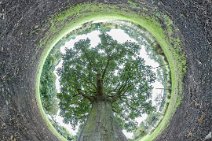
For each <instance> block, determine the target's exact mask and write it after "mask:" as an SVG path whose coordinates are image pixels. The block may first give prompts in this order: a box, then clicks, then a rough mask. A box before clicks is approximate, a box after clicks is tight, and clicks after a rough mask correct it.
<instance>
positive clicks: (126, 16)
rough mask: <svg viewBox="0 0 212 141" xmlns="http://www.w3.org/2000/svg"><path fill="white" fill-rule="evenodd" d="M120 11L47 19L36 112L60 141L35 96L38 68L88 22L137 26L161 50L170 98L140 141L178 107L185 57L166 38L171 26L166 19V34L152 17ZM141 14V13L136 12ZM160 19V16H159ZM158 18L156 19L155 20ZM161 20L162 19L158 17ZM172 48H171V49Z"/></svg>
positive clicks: (106, 8)
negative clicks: (168, 72)
mask: <svg viewBox="0 0 212 141" xmlns="http://www.w3.org/2000/svg"><path fill="white" fill-rule="evenodd" d="M121 6H122V8H121V9H120V7H117V6H114V5H108V4H99V3H98V4H95V3H94V4H91V3H87V4H79V5H77V6H75V7H71V8H69V9H67V10H65V11H63V12H62V13H58V14H56V15H54V16H53V17H52V18H51V19H49V23H50V24H51V28H50V29H49V31H48V32H47V34H46V35H45V38H43V40H41V42H40V46H41V47H44V51H43V53H42V55H41V58H40V62H39V66H38V68H37V74H36V76H37V77H36V98H37V103H38V107H39V109H40V113H41V115H42V117H43V119H44V121H45V122H46V124H47V126H48V128H49V130H50V131H51V132H52V133H53V134H54V135H55V136H56V137H57V138H58V139H59V140H61V141H64V140H66V139H65V138H63V137H62V136H61V135H60V134H59V133H58V132H57V131H56V129H54V127H53V126H52V125H51V123H50V121H49V120H48V119H47V117H46V115H45V113H44V110H43V108H42V103H41V99H40V93H39V84H40V76H41V72H42V67H43V65H44V62H45V60H46V57H47V56H48V54H49V52H50V50H51V49H52V48H53V47H54V45H55V44H56V43H57V42H58V41H59V40H60V39H61V38H62V37H64V36H66V35H67V34H68V33H69V32H71V31H72V30H75V29H77V28H78V27H80V26H81V25H82V24H84V23H86V22H90V21H104V20H105V19H107V20H125V21H129V22H132V23H135V24H137V25H140V26H141V27H143V28H144V29H146V30H147V31H148V32H150V33H151V34H152V36H153V37H154V38H155V40H156V41H157V42H158V43H159V44H160V46H161V48H162V49H163V51H164V53H165V55H166V57H167V60H168V63H169V66H170V70H171V80H172V92H171V98H170V100H169V102H170V103H171V104H169V106H168V108H167V110H166V113H165V116H164V118H163V119H162V121H161V122H160V124H159V125H158V126H157V128H156V129H155V130H154V131H153V132H152V133H151V134H150V135H147V136H145V137H143V138H142V139H139V140H140V141H152V140H154V139H155V138H156V137H157V136H158V135H159V134H160V133H161V132H162V131H164V129H166V127H167V126H168V124H169V121H170V119H171V117H172V116H173V114H174V113H175V111H176V109H177V107H178V106H179V104H180V103H181V99H182V95H181V94H182V90H183V89H182V86H183V84H182V80H183V75H184V72H185V57H184V55H183V53H182V52H181V42H180V40H179V38H170V35H172V34H173V33H174V31H173V30H172V28H171V26H172V22H171V21H170V19H169V17H166V18H167V19H166V21H165V22H167V23H166V25H167V30H164V29H163V28H162V27H161V25H160V22H159V21H158V20H157V18H156V17H154V16H152V17H150V16H147V15H145V14H142V15H138V14H137V13H136V12H133V11H132V10H131V9H130V8H129V5H121ZM139 13H142V12H139ZM159 15H161V14H159ZM159 18H160V17H159ZM162 18H163V17H162ZM173 45H174V46H173Z"/></svg>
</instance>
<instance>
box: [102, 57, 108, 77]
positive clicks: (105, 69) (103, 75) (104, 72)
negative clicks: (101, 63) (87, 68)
mask: <svg viewBox="0 0 212 141" xmlns="http://www.w3.org/2000/svg"><path fill="white" fill-rule="evenodd" d="M109 63H110V58H109V57H108V59H107V64H106V66H105V68H104V71H103V73H102V80H103V79H104V77H105V74H106V71H107V68H108V66H109Z"/></svg>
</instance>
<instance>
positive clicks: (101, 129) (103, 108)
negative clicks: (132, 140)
mask: <svg viewBox="0 0 212 141" xmlns="http://www.w3.org/2000/svg"><path fill="white" fill-rule="evenodd" d="M92 106H93V107H92V110H91V112H90V115H89V117H88V119H87V121H86V123H85V125H84V127H83V129H82V131H81V133H80V136H79V138H78V141H127V138H126V137H125V135H124V134H123V133H122V131H121V128H120V127H119V126H118V123H117V122H116V120H115V118H114V116H113V112H112V106H111V103H110V102H108V101H95V102H94V103H93V105H92Z"/></svg>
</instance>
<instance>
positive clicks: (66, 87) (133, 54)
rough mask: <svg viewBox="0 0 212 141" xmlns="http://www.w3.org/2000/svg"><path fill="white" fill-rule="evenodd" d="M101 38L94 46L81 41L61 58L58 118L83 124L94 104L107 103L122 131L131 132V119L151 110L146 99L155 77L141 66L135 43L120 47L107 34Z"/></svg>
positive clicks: (137, 47)
mask: <svg viewBox="0 0 212 141" xmlns="http://www.w3.org/2000/svg"><path fill="white" fill-rule="evenodd" d="M100 39H101V43H100V44H99V45H97V46H96V47H91V46H90V40H89V39H86V40H80V41H79V42H77V43H75V45H74V47H73V48H71V49H67V51H66V54H65V55H63V61H64V62H63V67H62V68H61V69H60V70H58V74H59V75H60V76H61V79H60V84H61V93H59V94H58V98H59V99H60V108H61V115H62V116H63V117H64V118H65V122H66V123H71V124H72V125H77V124H82V123H84V122H85V119H86V118H87V115H88V113H89V110H90V108H91V106H92V103H93V102H94V101H96V100H100V99H101V100H107V101H110V102H111V104H112V107H113V111H114V114H115V117H116V118H117V120H119V121H120V123H121V125H123V128H125V129H127V130H128V131H132V130H133V129H134V128H135V127H136V125H137V123H136V122H135V121H134V119H135V118H136V117H139V116H141V115H142V114H143V113H150V112H151V111H152V110H153V109H154V108H153V107H152V105H151V101H150V100H149V99H148V98H150V96H151V89H152V86H151V84H152V83H153V82H154V81H155V74H154V73H153V72H152V71H151V67H150V66H146V65H145V64H144V60H143V59H142V58H141V57H140V55H139V53H140V52H139V51H140V46H139V45H137V44H136V43H133V42H125V43H123V44H121V43H118V42H117V41H116V40H113V39H112V37H111V36H109V35H108V34H106V33H102V34H101V35H100Z"/></svg>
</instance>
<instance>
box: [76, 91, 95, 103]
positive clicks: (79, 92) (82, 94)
mask: <svg viewBox="0 0 212 141" xmlns="http://www.w3.org/2000/svg"><path fill="white" fill-rule="evenodd" d="M77 92H78V94H79V95H81V96H83V97H84V98H86V99H88V100H89V101H90V102H92V101H94V97H93V96H89V95H86V94H84V93H83V92H82V90H81V89H77Z"/></svg>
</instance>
